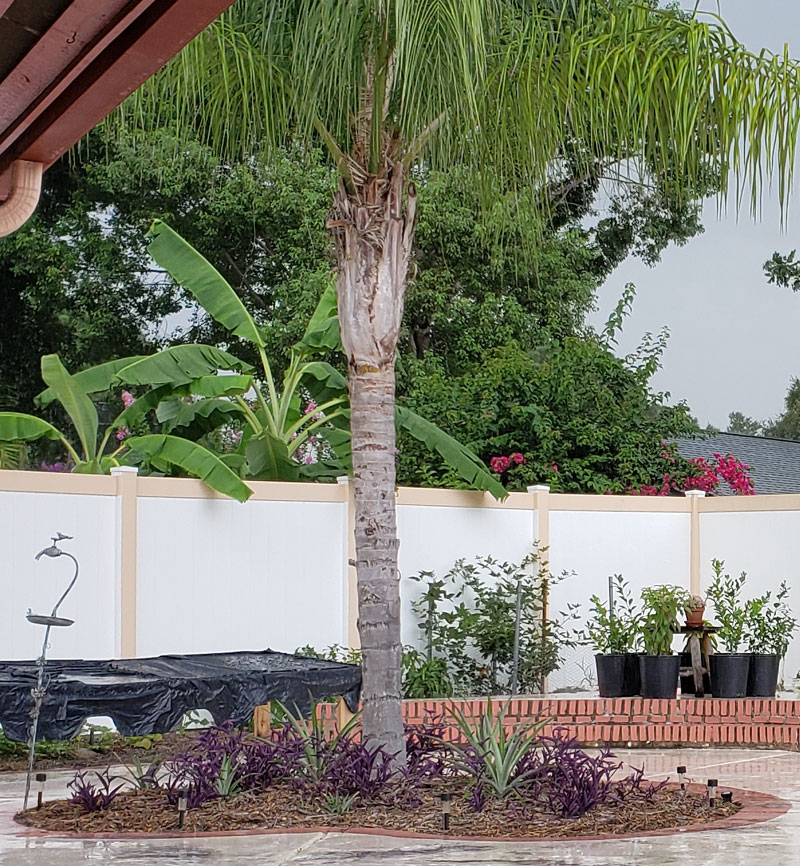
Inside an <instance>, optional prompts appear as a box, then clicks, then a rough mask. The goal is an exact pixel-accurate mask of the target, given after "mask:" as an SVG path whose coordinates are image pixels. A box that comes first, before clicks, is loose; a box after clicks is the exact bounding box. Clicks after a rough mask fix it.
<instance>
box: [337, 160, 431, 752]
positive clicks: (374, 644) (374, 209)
mask: <svg viewBox="0 0 800 866" xmlns="http://www.w3.org/2000/svg"><path fill="white" fill-rule="evenodd" d="M403 187H404V170H403V166H402V165H395V166H391V167H390V168H389V170H388V171H387V174H386V176H385V177H379V178H376V177H370V178H368V179H367V180H366V181H365V182H364V183H363V184H360V185H359V187H358V188H357V189H356V190H355V191H352V190H348V189H347V188H346V187H345V185H344V183H343V182H342V183H340V184H339V189H338V191H337V193H336V196H335V199H334V205H333V210H332V212H331V218H330V221H329V226H330V227H331V228H332V229H333V232H334V238H335V240H336V248H337V260H338V275H337V283H336V287H337V293H338V299H339V321H340V326H341V331H342V345H343V346H344V350H345V353H346V355H347V359H348V363H349V389H350V411H351V418H350V431H351V436H352V453H353V478H354V498H355V520H356V527H355V534H356V538H355V541H356V571H357V575H358V631H359V635H360V638H361V650H362V658H363V689H362V698H363V725H364V735H365V736H366V737H370V738H371V739H372V740H373V742H375V743H376V744H380V745H381V746H383V747H384V749H386V751H387V752H388V753H389V754H393V755H396V756H397V758H396V760H397V762H398V763H399V762H401V761H403V762H404V758H405V738H404V736H403V718H402V703H401V701H402V642H401V638H400V581H399V575H398V571H397V548H398V539H397V521H396V509H395V422H394V405H395V391H394V389H395V379H394V362H395V353H396V348H397V338H398V335H399V332H400V322H401V319H402V315H403V295H404V292H405V283H406V274H407V272H408V263H409V259H410V256H411V243H412V238H413V232H414V218H415V206H416V193H415V190H414V188H413V185H410V187H409V191H408V194H407V196H406V201H405V203H404V201H403Z"/></svg>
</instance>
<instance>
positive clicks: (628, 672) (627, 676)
mask: <svg viewBox="0 0 800 866" xmlns="http://www.w3.org/2000/svg"><path fill="white" fill-rule="evenodd" d="M594 661H595V665H596V666H597V688H598V691H599V692H600V697H601V698H628V697H631V696H632V695H638V694H639V656H637V655H634V654H633V653H619V654H615V655H596V656H595V657H594Z"/></svg>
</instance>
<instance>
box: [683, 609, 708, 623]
mask: <svg viewBox="0 0 800 866" xmlns="http://www.w3.org/2000/svg"><path fill="white" fill-rule="evenodd" d="M705 610H706V608H705V605H703V607H693V608H691V610H687V611H686V625H687V626H689V627H691V628H699V627H700V626H701V625H702V624H703V614H704V613H705Z"/></svg>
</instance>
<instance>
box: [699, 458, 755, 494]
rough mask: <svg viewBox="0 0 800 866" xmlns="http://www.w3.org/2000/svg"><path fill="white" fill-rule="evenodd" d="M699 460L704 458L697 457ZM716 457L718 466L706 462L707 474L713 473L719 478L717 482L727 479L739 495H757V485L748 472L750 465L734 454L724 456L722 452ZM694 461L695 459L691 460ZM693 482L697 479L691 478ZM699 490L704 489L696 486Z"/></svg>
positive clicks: (705, 469)
mask: <svg viewBox="0 0 800 866" xmlns="http://www.w3.org/2000/svg"><path fill="white" fill-rule="evenodd" d="M697 459H698V460H700V459H702V458H697ZM714 459H715V460H716V461H717V465H716V466H709V464H708V463H705V461H703V462H704V463H705V468H704V471H705V474H706V475H709V474H710V475H712V476H713V477H715V478H716V479H717V483H719V481H720V480H722V481H726V482H727V483H728V485H729V486H730V488H731V489H732V490H733V491H734V492H735V493H737V494H738V495H739V496H754V495H755V492H756V490H755V485H754V484H753V479H752V478H751V477H750V475H749V474H748V472H749V470H750V467H749V466H747V465H745V464H744V463H742V462H741V460H737V458H736V457H734V456H733V454H727V455H726V456H725V457H723V456H722V455H721V454H715V455H714ZM690 462H691V463H694V462H695V461H690ZM691 481H692V482H695V481H696V479H694V478H693V479H691ZM696 489H698V490H702V489H703V488H696Z"/></svg>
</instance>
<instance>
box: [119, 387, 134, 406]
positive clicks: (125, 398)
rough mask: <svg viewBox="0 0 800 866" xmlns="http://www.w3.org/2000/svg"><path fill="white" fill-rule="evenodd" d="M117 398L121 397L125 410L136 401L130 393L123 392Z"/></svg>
mask: <svg viewBox="0 0 800 866" xmlns="http://www.w3.org/2000/svg"><path fill="white" fill-rule="evenodd" d="M119 396H120V397H122V404H123V405H124V406H125V408H126V409H127V408H128V406H130V405H131V403H133V401H134V400H135V399H136V398H135V397H134V396H133V394H131V392H130V391H123V392H122V393H121V394H120V395H119Z"/></svg>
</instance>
